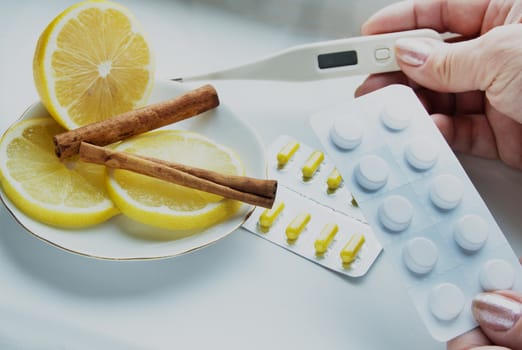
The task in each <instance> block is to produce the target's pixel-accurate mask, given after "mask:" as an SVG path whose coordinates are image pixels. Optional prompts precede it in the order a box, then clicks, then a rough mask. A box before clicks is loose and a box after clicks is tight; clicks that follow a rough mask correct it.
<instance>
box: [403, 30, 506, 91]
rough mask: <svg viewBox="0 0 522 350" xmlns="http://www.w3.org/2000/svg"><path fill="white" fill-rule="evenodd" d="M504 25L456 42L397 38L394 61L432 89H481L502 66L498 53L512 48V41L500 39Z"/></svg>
mask: <svg viewBox="0 0 522 350" xmlns="http://www.w3.org/2000/svg"><path fill="white" fill-rule="evenodd" d="M504 27H508V26H504ZM504 27H497V28H494V29H493V30H491V31H489V32H488V33H486V34H484V35H483V36H481V37H478V38H476V39H472V40H467V41H461V42H457V43H445V42H442V41H438V40H434V39H428V38H402V39H398V40H397V41H396V42H395V51H396V57H397V61H398V63H399V65H400V66H401V69H402V70H403V72H404V73H405V74H406V75H407V76H408V77H409V78H411V79H412V80H414V81H415V82H416V83H418V84H420V85H422V86H424V87H427V88H430V89H432V90H436V91H440V92H463V91H472V90H483V91H485V90H486V89H487V88H488V86H490V85H491V83H492V82H493V81H494V80H495V77H496V76H497V74H498V71H499V67H502V62H499V60H504V59H505V57H503V56H506V55H504V54H503V55H499V54H500V53H501V52H502V53H505V52H506V51H509V47H511V50H512V48H513V42H512V40H509V39H508V38H504V36H505V35H507V32H508V31H507V30H506V28H504ZM504 32H506V33H505V34H504ZM511 37H512V33H511ZM506 39H507V40H506Z"/></svg>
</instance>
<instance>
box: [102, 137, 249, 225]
mask: <svg viewBox="0 0 522 350" xmlns="http://www.w3.org/2000/svg"><path fill="white" fill-rule="evenodd" d="M116 150H118V151H124V152H129V153H133V154H139V155H145V156H149V157H154V158H159V159H163V160H167V161H173V162H177V163H181V164H185V165H189V166H193V167H198V168H204V169H208V170H213V171H216V172H220V173H222V174H230V175H242V174H243V173H244V169H243V165H242V162H241V160H240V159H239V156H238V155H237V154H236V153H235V152H234V151H233V150H232V149H230V148H228V147H225V146H223V145H221V144H218V143H216V142H213V141H212V140H210V139H208V138H207V137H205V136H203V135H200V134H197V133H193V132H188V131H181V130H160V131H154V132H150V133H147V134H142V135H139V136H136V137H133V138H130V139H127V140H125V141H124V142H122V143H121V144H119V145H118V146H117V147H116ZM107 189H108V191H109V194H110V196H111V198H112V200H113V201H114V203H116V205H117V206H118V208H119V209H120V210H121V211H122V213H124V214H125V215H127V216H129V217H130V218H132V219H134V220H136V221H139V222H141V223H145V224H148V225H151V226H155V227H160V228H165V229H172V230H195V229H203V228H206V227H209V226H211V225H214V224H216V223H218V222H220V221H222V220H225V219H226V218H229V217H231V216H232V215H233V214H235V213H236V212H237V210H238V209H239V208H240V206H241V204H240V203H239V202H237V201H234V200H230V199H223V198H221V197H219V196H216V195H213V194H209V193H205V192H201V191H198V190H194V189H190V188H187V187H183V186H179V185H175V184H172V183H168V182H165V181H162V180H158V179H154V178H151V177H147V176H144V175H140V174H136V173H132V172H129V171H126V170H111V171H109V172H108V177H107Z"/></svg>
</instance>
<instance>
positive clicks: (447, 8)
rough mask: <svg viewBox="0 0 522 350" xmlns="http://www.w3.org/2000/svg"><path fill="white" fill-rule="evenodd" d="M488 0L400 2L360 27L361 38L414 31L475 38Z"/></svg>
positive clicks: (383, 10) (384, 9) (479, 29)
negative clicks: (427, 30) (420, 30)
mask: <svg viewBox="0 0 522 350" xmlns="http://www.w3.org/2000/svg"><path fill="white" fill-rule="evenodd" d="M489 3H490V1H489V0H476V1H469V0H436V1H402V2H398V3H395V4H392V5H390V6H388V7H385V8H383V9H382V10H380V11H378V12H377V13H375V15H373V16H372V17H370V19H368V20H367V21H366V23H364V24H363V26H362V29H361V32H362V34H363V35H369V34H378V33H388V32H395V31H401V30H409V29H416V28H432V29H435V30H437V31H438V32H440V33H442V32H447V31H449V32H453V33H458V34H462V35H466V36H477V35H478V34H480V32H481V30H482V24H483V19H484V16H485V14H486V12H487V9H488V5H489Z"/></svg>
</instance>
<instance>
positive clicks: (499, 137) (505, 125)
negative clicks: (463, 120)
mask: <svg viewBox="0 0 522 350" xmlns="http://www.w3.org/2000/svg"><path fill="white" fill-rule="evenodd" d="M486 113H487V115H488V119H489V123H490V125H491V130H492V131H493V133H494V135H495V138H496V143H497V149H498V154H499V158H500V159H501V160H502V161H503V162H504V163H506V164H507V165H509V166H511V167H513V168H515V169H520V170H522V142H520V140H522V124H520V123H518V122H517V121H515V120H513V119H511V118H509V117H508V116H506V115H505V114H503V113H501V112H499V111H498V110H497V109H495V108H494V107H492V106H491V105H489V104H488V105H486Z"/></svg>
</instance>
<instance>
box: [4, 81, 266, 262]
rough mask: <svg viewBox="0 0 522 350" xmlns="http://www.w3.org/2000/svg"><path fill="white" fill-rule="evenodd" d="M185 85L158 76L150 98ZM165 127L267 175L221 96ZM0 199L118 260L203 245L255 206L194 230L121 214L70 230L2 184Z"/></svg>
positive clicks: (49, 231) (36, 109)
mask: <svg viewBox="0 0 522 350" xmlns="http://www.w3.org/2000/svg"><path fill="white" fill-rule="evenodd" d="M188 90H189V89H188V88H187V87H185V86H183V85H182V84H179V83H174V82H169V81H159V82H157V83H156V85H155V87H154V89H153V91H152V94H151V98H150V100H149V102H150V103H154V102H158V101H163V100H167V99H169V98H172V97H175V96H177V95H180V94H182V93H184V92H186V91H188ZM218 94H219V91H218ZM46 114H47V112H46V111H45V109H44V107H43V106H42V105H41V104H40V103H37V104H35V105H33V106H31V107H30V108H29V109H28V110H27V111H26V112H25V113H24V114H23V115H22V118H32V117H37V116H42V115H46ZM166 128H173V129H174V128H175V129H185V130H191V131H194V132H198V133H201V134H203V135H206V136H207V137H209V138H211V139H212V140H214V141H216V142H218V143H221V144H223V145H226V146H229V147H231V148H232V149H234V150H236V152H238V154H239V156H240V157H241V160H242V161H243V163H244V166H245V170H246V175H248V176H252V177H257V178H265V177H266V159H265V153H264V150H263V146H262V144H261V142H260V141H259V138H258V136H257V135H256V134H255V132H254V131H253V130H252V129H251V128H250V127H249V126H248V125H247V124H246V123H245V122H244V121H243V120H241V119H240V118H239V117H238V116H236V115H234V114H233V113H232V112H231V111H230V110H229V109H228V108H227V107H226V106H225V105H223V103H222V101H221V104H220V106H219V107H217V108H216V109H214V110H211V111H208V112H205V113H203V114H201V115H198V116H195V117H192V118H189V119H187V120H184V121H182V122H179V123H175V124H172V125H170V126H168V127H166ZM0 198H1V199H2V201H3V202H4V204H5V206H6V207H7V209H8V210H9V212H10V213H11V214H12V215H13V217H14V218H15V219H16V220H17V221H18V222H19V223H20V225H22V226H23V227H24V228H25V229H26V230H27V231H29V232H30V233H32V234H33V235H35V236H36V237H38V238H40V239H42V240H44V241H46V242H48V243H50V244H52V245H54V246H56V247H59V248H62V249H65V250H67V251H70V252H74V253H78V254H82V255H86V256H90V257H96V258H103V259H117V260H135V259H157V258H166V257H171V256H176V255H179V254H183V253H187V252H190V251H193V250H195V249H198V248H201V247H204V246H206V245H208V244H211V243H213V242H215V241H217V240H219V239H220V238H223V237H225V236H226V235H228V234H229V233H231V232H233V231H234V230H235V229H237V228H238V227H239V226H241V224H243V222H244V220H245V219H246V217H247V216H248V215H249V213H250V212H251V211H252V210H253V207H252V206H250V205H245V204H244V205H242V206H241V209H240V210H239V212H238V213H237V214H236V215H235V216H233V217H232V218H230V219H229V220H227V221H225V222H222V223H220V224H218V225H215V226H212V227H210V228H208V229H206V230H203V231H197V232H186V231H185V232H184V231H175V232H173V231H166V230H161V229H157V228H153V227H150V226H146V225H142V224H139V223H136V222H134V221H131V220H130V219H128V218H127V217H125V216H123V215H118V216H116V217H114V218H112V219H110V220H109V221H107V222H105V223H102V224H100V225H96V226H93V227H89V228H86V229H80V230H68V229H61V228H57V227H53V226H48V225H45V224H42V223H40V222H38V221H35V220H33V219H31V218H29V217H28V216H26V215H25V214H24V213H22V212H21V211H20V210H18V208H17V207H16V206H15V205H14V204H13V203H12V202H11V201H10V200H9V199H8V198H7V197H6V195H5V193H4V191H3V189H2V190H1V191H0Z"/></svg>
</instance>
